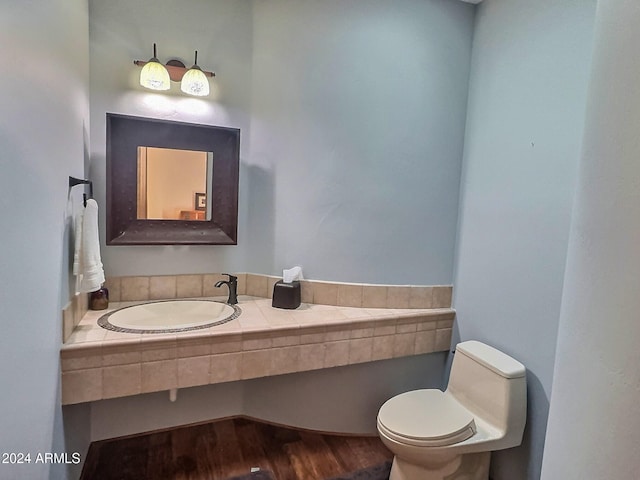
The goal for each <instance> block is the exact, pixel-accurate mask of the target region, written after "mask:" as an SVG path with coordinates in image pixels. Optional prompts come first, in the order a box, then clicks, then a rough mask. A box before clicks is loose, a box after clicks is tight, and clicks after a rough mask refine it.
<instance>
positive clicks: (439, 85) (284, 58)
mask: <svg viewBox="0 0 640 480" xmlns="http://www.w3.org/2000/svg"><path fill="white" fill-rule="evenodd" d="M473 15H474V8H473V7H472V6H470V5H467V4H464V3H462V2H457V1H450V0H444V1H443V0H427V1H424V0H401V1H388V0H372V1H367V2H366V4H364V3H363V2H361V1H359V0H346V1H344V0H341V1H337V0H329V1H311V2H300V1H297V0H277V1H270V2H260V1H257V2H255V7H254V12H253V22H254V31H253V44H254V47H253V83H252V86H253V90H252V128H251V155H250V157H249V162H250V164H251V166H252V168H256V169H259V170H260V171H261V172H262V175H264V177H266V178H268V179H269V184H270V185H271V186H272V187H273V188H272V191H271V192H269V193H270V201H269V202H265V203H260V204H255V205H252V208H256V209H258V212H260V215H261V216H263V217H265V218H268V219H269V222H268V228H267V229H265V231H263V232H260V233H262V234H263V235H264V234H267V235H266V236H267V238H268V239H269V240H270V242H271V243H272V245H268V247H269V249H267V248H256V249H255V250H254V252H255V254H254V255H252V256H250V257H249V263H248V267H249V268H250V270H252V271H253V269H257V270H258V271H261V272H264V273H278V272H279V270H281V269H282V268H283V267H286V266H290V265H296V264H301V265H303V266H304V268H305V271H306V272H307V274H308V275H309V276H310V277H311V278H318V279H332V280H342V281H354V282H363V281H364V282H373V283H375V282H381V283H400V284H402V283H418V284H420V283H426V284H438V283H440V284H443V283H444V284H446V283H450V282H451V280H452V269H453V252H454V239H455V229H456V217H457V202H458V184H459V179H460V162H461V158H462V145H463V135H464V121H465V112H466V100H467V82H468V74H469V61H470V47H471V37H472V27H473ZM256 233H258V232H256Z"/></svg>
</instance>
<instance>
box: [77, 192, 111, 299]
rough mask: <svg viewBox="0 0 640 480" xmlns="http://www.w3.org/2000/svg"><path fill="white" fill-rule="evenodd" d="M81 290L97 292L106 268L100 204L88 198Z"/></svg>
mask: <svg viewBox="0 0 640 480" xmlns="http://www.w3.org/2000/svg"><path fill="white" fill-rule="evenodd" d="M80 273H81V274H82V278H81V280H80V291H81V292H95V291H96V290H98V289H99V288H100V287H101V286H102V284H103V283H104V280H105V279H104V269H103V268H102V259H101V257H100V237H99V234H98V204H97V203H96V201H95V200H93V199H89V200H87V206H86V207H85V209H84V215H83V216H82V234H81V244H80Z"/></svg>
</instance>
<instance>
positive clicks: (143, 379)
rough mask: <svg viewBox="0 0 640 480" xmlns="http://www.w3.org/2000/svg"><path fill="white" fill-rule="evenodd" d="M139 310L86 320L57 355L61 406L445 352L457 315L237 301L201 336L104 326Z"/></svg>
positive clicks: (248, 298) (254, 299)
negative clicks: (235, 312)
mask: <svg viewBox="0 0 640 480" xmlns="http://www.w3.org/2000/svg"><path fill="white" fill-rule="evenodd" d="M201 299H202V298H201ZM206 299H208V300H218V301H223V302H224V301H225V300H226V297H207V298H206ZM140 303H148V302H119V303H116V302H113V303H111V304H110V307H111V308H109V309H108V310H99V311H91V310H90V311H89V312H87V314H86V315H85V316H84V317H83V318H82V320H81V321H80V323H79V324H78V326H77V327H76V328H75V329H74V331H73V333H72V335H71V337H70V338H69V340H68V341H67V342H66V343H65V344H64V345H63V346H62V348H61V351H60V358H61V367H62V368H61V370H62V389H63V392H62V393H63V394H62V403H63V404H72V403H80V402H86V401H93V400H100V399H106V398H115V397H122V396H128V395H135V394H140V393H147V392H153V391H162V390H168V389H170V388H184V387H189V386H197V385H205V384H211V383H219V382H225V381H233V380H241V379H248V378H256V377H264V376H269V375H278V374H283V373H292V372H298V371H307V370H314V369H319V368H330V367H335V366H340V365H348V364H353V363H363V362H369V361H375V360H382V359H387V358H395V357H401V356H409V355H419V354H423V353H431V352H438V351H446V350H448V349H449V347H450V343H451V329H452V326H453V320H454V317H455V310H453V309H451V308H438V309H385V308H356V307H341V306H329V305H317V304H304V303H303V304H302V305H301V306H300V307H299V308H298V309H296V310H284V309H278V308H273V307H272V306H271V300H270V299H268V298H261V297H251V296H239V297H238V306H239V307H240V309H241V310H242V313H241V314H240V316H239V317H238V318H236V319H234V320H231V321H229V322H227V323H224V324H222V325H218V326H214V327H209V328H204V329H198V330H192V331H187V332H179V333H144V334H143V333H139V334H138V333H122V332H114V331H110V330H106V329H104V328H102V327H100V326H99V325H98V324H97V320H98V319H99V318H100V317H101V316H102V315H104V314H106V313H108V312H110V311H113V310H117V309H119V308H122V307H125V306H130V305H135V304H140Z"/></svg>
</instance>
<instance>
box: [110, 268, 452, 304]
mask: <svg viewBox="0 0 640 480" xmlns="http://www.w3.org/2000/svg"><path fill="white" fill-rule="evenodd" d="M234 275H236V276H237V277H238V295H251V296H254V297H263V298H271V297H272V295H273V286H274V284H275V283H276V282H277V281H278V280H280V277H275V276H270V275H260V274H255V273H236V274H234ZM226 279H227V277H226V276H224V275H223V274H221V273H214V274H202V275H161V276H149V277H143V276H135V277H108V278H107V282H106V286H107V288H108V289H109V299H110V301H113V302H125V301H144V300H160V299H170V298H190V297H203V296H204V297H222V296H227V295H228V290H227V288H226V287H224V286H223V287H221V288H215V286H214V285H215V283H216V282H218V281H219V280H226ZM300 283H301V297H302V302H303V303H313V304H318V305H337V306H343V307H363V308H449V307H451V298H452V291H453V287H452V286H451V285H369V284H356V283H342V282H325V281H317V280H302V281H301V282H300Z"/></svg>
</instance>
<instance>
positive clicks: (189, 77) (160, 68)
mask: <svg viewBox="0 0 640 480" xmlns="http://www.w3.org/2000/svg"><path fill="white" fill-rule="evenodd" d="M133 63H134V64H136V65H138V66H139V67H142V72H140V85H142V86H143V87H145V88H150V89H152V90H169V86H170V84H169V80H170V79H171V80H172V81H174V82H181V84H180V90H182V91H183V92H184V93H187V94H189V95H195V96H198V97H203V96H207V95H209V80H208V78H207V77H215V76H216V74H215V73H213V72H206V71H203V70H202V69H201V68H200V67H199V66H198V52H197V51H196V55H195V62H194V65H193V67H191V68H189V69H187V68H186V67H185V65H184V63H182V62H181V61H180V60H169V61H168V62H167V64H166V65H163V64H162V63H160V61H159V60H158V59H157V57H156V44H155V43H154V44H153V58H152V59H151V60H149V61H148V62H143V61H141V60H134V62H133Z"/></svg>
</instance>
